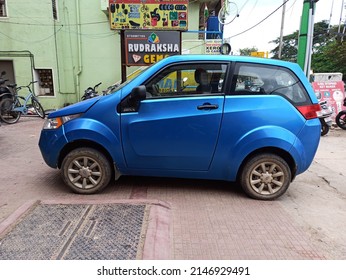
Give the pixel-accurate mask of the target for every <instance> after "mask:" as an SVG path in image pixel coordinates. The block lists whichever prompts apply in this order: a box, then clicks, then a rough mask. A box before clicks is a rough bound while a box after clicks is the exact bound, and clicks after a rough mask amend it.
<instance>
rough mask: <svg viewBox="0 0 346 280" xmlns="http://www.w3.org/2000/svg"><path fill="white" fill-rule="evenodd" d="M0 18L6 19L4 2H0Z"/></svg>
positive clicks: (2, 0)
mask: <svg viewBox="0 0 346 280" xmlns="http://www.w3.org/2000/svg"><path fill="white" fill-rule="evenodd" d="M0 17H7V11H6V0H0Z"/></svg>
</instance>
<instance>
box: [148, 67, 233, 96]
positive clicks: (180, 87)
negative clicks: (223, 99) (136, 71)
mask: <svg viewBox="0 0 346 280" xmlns="http://www.w3.org/2000/svg"><path fill="white" fill-rule="evenodd" d="M226 70H227V64H222V63H213V64H179V65H174V66H171V67H168V68H166V69H164V70H163V71H161V72H160V73H158V74H157V75H156V76H154V77H153V78H152V79H150V80H149V81H148V82H147V83H146V84H145V86H146V88H147V92H148V94H147V98H156V97H160V98H162V97H175V96H191V95H199V94H219V93H221V92H223V81H224V78H225V74H226Z"/></svg>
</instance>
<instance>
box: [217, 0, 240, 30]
mask: <svg viewBox="0 0 346 280" xmlns="http://www.w3.org/2000/svg"><path fill="white" fill-rule="evenodd" d="M217 17H218V20H219V23H220V24H223V25H225V24H230V23H231V22H232V21H233V20H234V19H235V18H236V17H239V12H238V6H237V4H236V3H234V2H231V1H229V0H224V1H223V4H222V7H221V9H220V11H219V14H218V16H217Z"/></svg>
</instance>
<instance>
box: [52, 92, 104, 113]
mask: <svg viewBox="0 0 346 280" xmlns="http://www.w3.org/2000/svg"><path fill="white" fill-rule="evenodd" d="M100 98H101V96H97V97H94V98H91V99H87V100H84V101H80V102H78V103H75V104H73V105H70V106H67V107H64V108H61V109H59V110H57V111H54V112H52V113H50V114H49V115H48V118H56V117H62V116H67V115H74V114H80V113H85V112H86V111H88V110H89V109H90V108H91V107H92V106H93V105H94V104H95V103H96V102H97V101H99V100H100Z"/></svg>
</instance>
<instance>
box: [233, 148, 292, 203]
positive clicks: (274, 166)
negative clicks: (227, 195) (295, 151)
mask: <svg viewBox="0 0 346 280" xmlns="http://www.w3.org/2000/svg"><path fill="white" fill-rule="evenodd" d="M239 179H240V184H241V186H242V188H243V190H244V191H245V193H246V194H247V195H248V196H250V197H251V198H255V199H259V200H273V199H276V198H278V197H280V196H281V195H283V194H284V193H285V192H286V190H287V189H288V187H289V185H290V183H291V170H290V168H289V166H288V164H287V162H286V161H285V160H283V159H282V158H281V157H279V156H276V155H274V154H269V153H268V154H267V153H266V154H259V155H256V156H254V157H252V158H250V159H249V160H248V161H247V162H246V163H245V165H244V167H243V169H242V172H241V175H240V178H239Z"/></svg>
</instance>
